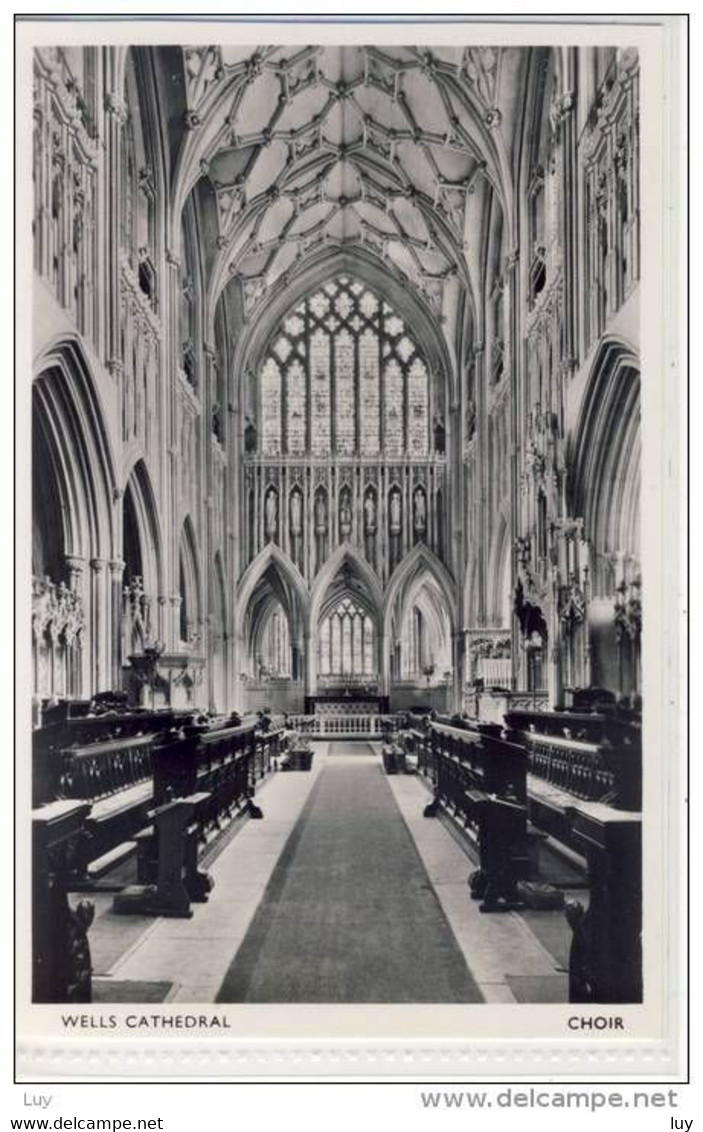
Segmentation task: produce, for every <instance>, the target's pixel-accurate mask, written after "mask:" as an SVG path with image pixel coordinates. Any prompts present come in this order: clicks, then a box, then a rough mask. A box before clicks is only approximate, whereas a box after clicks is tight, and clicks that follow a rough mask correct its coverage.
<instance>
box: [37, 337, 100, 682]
mask: <svg viewBox="0 0 703 1132" xmlns="http://www.w3.org/2000/svg"><path fill="white" fill-rule="evenodd" d="M113 490H114V476H113V470H112V461H111V459H110V455H109V449H108V446H107V441H106V435H105V429H104V424H103V418H102V413H101V410H100V407H99V405H98V403H97V400H96V398H95V394H94V391H93V383H92V379H91V377H90V376H89V374H88V372H87V368H86V362H85V359H84V357H83V355H82V353H81V352H80V350H79V349H78V348H77V346H76V345H75V344H74V343H73V342H72V341H66V342H62V343H60V344H58V345H57V346H55V347H53V348H52V349H51V350H50V351H49V352H48V353H47V355H46V357H45V360H44V364H43V366H42V367H41V368H40V372H39V376H38V377H37V378H36V379H35V381H34V385H33V389H32V496H33V528H32V569H33V578H32V625H33V693H34V696H35V699H36V700H37V701H41V700H46V699H54V698H57V697H58V698H66V699H74V698H80V697H83V696H88V695H91V694H92V693H93V692H95V691H99V690H103V689H105V688H109V687H114V686H116V684H117V683H118V682H119V661H118V655H119V648H118V649H116V650H113V639H114V637H113V635H114V634H116V633H119V622H118V621H117V623H113V617H114V618H119V613H117V612H116V606H117V608H118V607H119V598H118V599H117V603H116V606H115V603H113V601H112V593H111V587H112V586H113V585H118V584H119V580H117V581H115V579H114V576H113V575H112V573H111V568H110V563H111V562H112V560H113V559H114V558H115V554H114V538H113V514H112V493H113ZM107 609H109V610H110V614H111V615H110V617H108V618H107V619H106V617H105V611H106V610H107Z"/></svg>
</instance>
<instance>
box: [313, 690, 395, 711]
mask: <svg viewBox="0 0 703 1132" xmlns="http://www.w3.org/2000/svg"><path fill="white" fill-rule="evenodd" d="M305 711H306V713H307V714H309V715H345V716H349V715H385V714H386V713H387V712H388V696H376V695H372V694H371V693H369V692H362V691H359V690H358V689H349V690H348V691H344V692H335V693H327V694H325V695H319V696H306V697H305Z"/></svg>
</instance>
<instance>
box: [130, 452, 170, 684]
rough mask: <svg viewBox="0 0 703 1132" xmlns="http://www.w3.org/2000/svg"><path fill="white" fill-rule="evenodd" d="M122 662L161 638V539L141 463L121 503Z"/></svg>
mask: <svg viewBox="0 0 703 1132" xmlns="http://www.w3.org/2000/svg"><path fill="white" fill-rule="evenodd" d="M122 558H123V560H124V573H123V583H124V589H123V597H124V604H123V611H122V659H123V664H124V662H125V661H126V660H127V658H128V657H130V656H132V655H134V654H137V653H141V652H143V651H144V649H145V647H149V646H153V645H155V644H156V643H157V642H158V641H159V640H161V638H162V636H163V629H164V626H163V625H162V624H160V617H159V604H158V597H159V596H160V594H161V592H162V581H161V570H162V562H161V538H160V533H159V520H158V515H157V511H156V501H155V498H154V494H153V491H152V487H151V481H150V479H149V473H148V471H147V468H146V465H145V463H144V461H143V460H139V461H138V462H137V463H136V464H135V466H134V468H133V469H132V472H131V474H130V477H129V479H128V481H127V485H126V487H125V491H124V498H123V502H122Z"/></svg>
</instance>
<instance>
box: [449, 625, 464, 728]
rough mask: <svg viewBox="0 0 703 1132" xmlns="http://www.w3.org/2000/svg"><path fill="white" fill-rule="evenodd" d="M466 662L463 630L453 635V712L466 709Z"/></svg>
mask: <svg viewBox="0 0 703 1132" xmlns="http://www.w3.org/2000/svg"><path fill="white" fill-rule="evenodd" d="M465 660H466V636H465V633H464V630H463V629H460V630H458V631H457V632H454V633H452V704H451V710H452V711H463V708H464V685H465V684H466V679H465V675H464V664H465Z"/></svg>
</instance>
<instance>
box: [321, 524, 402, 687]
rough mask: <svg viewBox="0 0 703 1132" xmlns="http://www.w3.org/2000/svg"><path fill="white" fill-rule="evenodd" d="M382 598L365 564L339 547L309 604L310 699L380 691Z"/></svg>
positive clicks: (355, 555)
mask: <svg viewBox="0 0 703 1132" xmlns="http://www.w3.org/2000/svg"><path fill="white" fill-rule="evenodd" d="M382 603H383V597H382V591H381V587H380V585H379V582H378V579H377V578H376V575H375V574H374V572H373V570H372V569H371V567H370V565H369V563H368V562H366V561H365V559H364V558H363V557H362V556H361V555H360V554H358V553H357V552H356V551H355V550H354V549H353V548H351V547H348V546H341V547H339V548H338V549H337V550H336V551H335V553H334V554H333V555H332V556H331V557H330V558H329V559H328V561H327V562H326V563H325V567H324V569H323V570H322V571H321V573H320V574H319V575H318V577H317V579H316V582H315V586H314V587H313V591H312V594H311V599H310V614H309V634H308V636H309V641H310V648H309V655H308V687H307V691H308V695H309V696H314V695H317V694H323V693H324V694H328V695H332V696H335V695H346V694H349V693H350V692H352V691H353V690H355V689H357V690H358V689H360V688H363V689H364V690H366V691H368V692H369V693H375V692H376V691H377V690H378V688H379V683H380V679H379V678H380V669H381V662H382V637H381V630H382V617H381V609H382Z"/></svg>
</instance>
